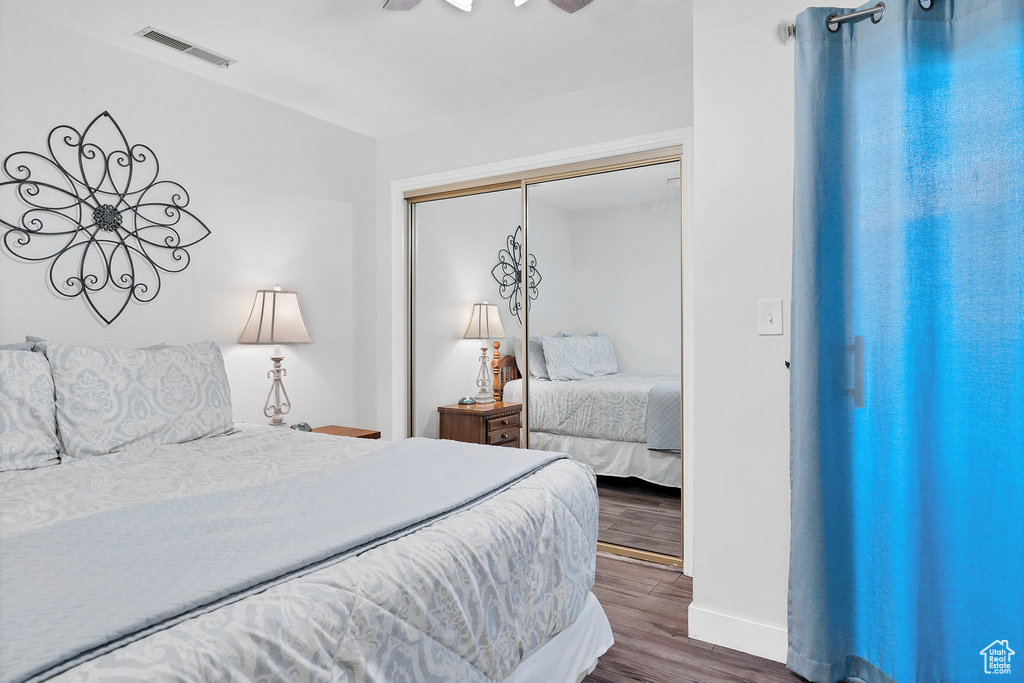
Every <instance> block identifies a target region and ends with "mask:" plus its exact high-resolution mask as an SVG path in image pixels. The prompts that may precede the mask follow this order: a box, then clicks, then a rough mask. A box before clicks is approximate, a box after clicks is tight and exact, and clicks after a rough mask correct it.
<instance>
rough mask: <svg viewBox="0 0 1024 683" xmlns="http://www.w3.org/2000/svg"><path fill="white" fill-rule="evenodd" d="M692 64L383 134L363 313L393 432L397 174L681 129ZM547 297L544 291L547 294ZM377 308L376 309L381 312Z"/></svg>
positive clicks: (385, 425) (382, 421) (399, 273)
mask: <svg viewBox="0 0 1024 683" xmlns="http://www.w3.org/2000/svg"><path fill="white" fill-rule="evenodd" d="M692 109H693V97H692V71H691V68H690V66H689V65H688V64H685V65H680V66H674V67H669V68H666V69H663V70H659V71H654V72H652V73H651V74H649V75H647V76H645V77H643V78H640V79H635V80H633V81H627V82H622V83H616V84H613V85H610V86H607V87H603V88H598V89H593V90H585V91H577V92H572V93H567V94H565V95H563V96H561V97H557V98H552V99H550V100H544V101H541V102H534V103H530V104H524V105H523V106H521V107H518V108H514V109H511V110H508V111H503V112H500V113H496V114H494V115H492V116H487V117H481V118H476V119H472V120H464V121H459V122H455V123H452V124H449V125H445V126H439V127H435V128H430V129H426V130H421V131H417V132H414V133H409V134H404V135H399V136H395V137H391V138H384V139H381V140H378V141H377V200H378V214H377V216H378V221H377V291H378V295H377V300H376V308H375V309H373V303H371V302H365V303H364V306H363V307H362V309H361V312H360V314H359V315H360V317H361V318H368V317H370V315H375V316H376V323H377V344H378V347H377V348H378V355H377V366H376V369H377V408H378V419H379V426H380V427H381V428H382V429H383V430H384V433H385V437H387V436H389V435H390V436H392V437H393V436H394V435H396V434H400V433H403V432H404V425H395V424H392V423H393V422H394V421H395V420H394V419H393V411H392V407H393V405H394V402H395V401H404V400H405V397H404V396H395V395H393V394H394V391H393V384H394V380H395V373H396V372H402V371H404V367H405V364H404V360H403V358H402V357H401V345H402V344H401V342H402V339H401V336H402V334H404V332H403V331H402V330H400V329H396V328H395V327H393V316H392V310H391V309H392V307H393V305H394V304H395V301H397V300H398V299H399V298H401V289H402V287H404V266H403V264H402V260H401V258H399V257H397V256H396V254H399V253H401V252H402V250H403V249H404V245H403V244H399V243H395V242H394V241H393V236H392V224H391V216H392V206H391V200H390V191H391V186H392V183H393V182H394V181H398V180H401V179H406V178H411V177H415V176H421V175H426V174H433V173H439V172H442V171H448V170H454V169H461V168H466V167H469V166H475V165H480V164H485V163H492V162H498V161H503V160H507V159H518V158H522V157H525V156H530V155H534V154H541V153H546V152H555V151H559V150H565V149H569V148H573V147H580V146H585V145H589V144H596V143H601V142H610V141H615V140H622V139H625V138H631V137H636V136H641V135H647V134H652V133H660V132H663V131H668V130H675V129H679V128H683V127H685V126H689V125H690V124H691V112H692ZM542 296H543V295H542ZM374 310H375V312H373V311H374Z"/></svg>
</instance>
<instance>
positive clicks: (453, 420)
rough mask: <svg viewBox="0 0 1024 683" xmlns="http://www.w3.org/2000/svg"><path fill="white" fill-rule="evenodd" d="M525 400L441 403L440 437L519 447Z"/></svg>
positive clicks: (439, 409)
mask: <svg viewBox="0 0 1024 683" xmlns="http://www.w3.org/2000/svg"><path fill="white" fill-rule="evenodd" d="M522 410H523V404H522V403H503V402H502V401H497V402H495V403H473V404H470V405H468V406H460V405H452V406H440V407H439V408H438V409H437V412H439V413H441V438H442V439H451V440H452V441H466V442H469V443H482V444H489V445H492V446H511V447H513V448H518V447H519V414H520V412H521V411H522Z"/></svg>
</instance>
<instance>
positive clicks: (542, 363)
mask: <svg viewBox="0 0 1024 683" xmlns="http://www.w3.org/2000/svg"><path fill="white" fill-rule="evenodd" d="M541 339H543V337H530V343H529V344H528V345H527V348H526V351H527V353H528V354H529V355H530V377H537V378H538V379H550V377H549V376H548V364H547V360H545V358H544V346H543V344H542V343H541Z"/></svg>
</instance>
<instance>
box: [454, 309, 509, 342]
mask: <svg viewBox="0 0 1024 683" xmlns="http://www.w3.org/2000/svg"><path fill="white" fill-rule="evenodd" d="M504 336H505V328H504V327H502V326H501V316H500V315H499V314H498V306H497V304H489V303H487V302H486V301H485V302H483V303H482V304H473V315H472V317H470V319H469V326H467V327H466V333H465V334H464V335H462V338H463V339H494V338H496V337H504Z"/></svg>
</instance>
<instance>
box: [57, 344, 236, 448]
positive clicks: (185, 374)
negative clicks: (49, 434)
mask: <svg viewBox="0 0 1024 683" xmlns="http://www.w3.org/2000/svg"><path fill="white" fill-rule="evenodd" d="M45 346H46V357H47V359H49V361H50V367H51V369H52V372H53V383H54V391H55V393H56V396H57V428H58V430H59V432H60V438H61V441H62V442H63V444H64V452H65V453H66V454H67V455H68V456H70V457H73V458H84V457H89V456H94V455H103V454H105V453H111V452H114V451H121V450H125V449H126V448H132V447H137V446H153V445H161V444H172V443H182V442H185V441H192V440H194V439H198V438H201V437H204V436H214V435H217V434H224V433H227V432H230V431H232V429H233V428H234V424H233V419H232V418H233V416H232V410H231V391H230V389H229V387H228V379H227V375H226V374H225V372H224V359H223V357H222V356H221V353H220V349H219V348H218V347H217V345H216V344H215V343H213V342H212V341H208V342H198V343H195V344H188V345H187V346H169V347H166V348H160V349H134V350H129V349H97V348H91V347H88V346H66V345H64V344H57V343H55V342H48V343H46V344H45Z"/></svg>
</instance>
